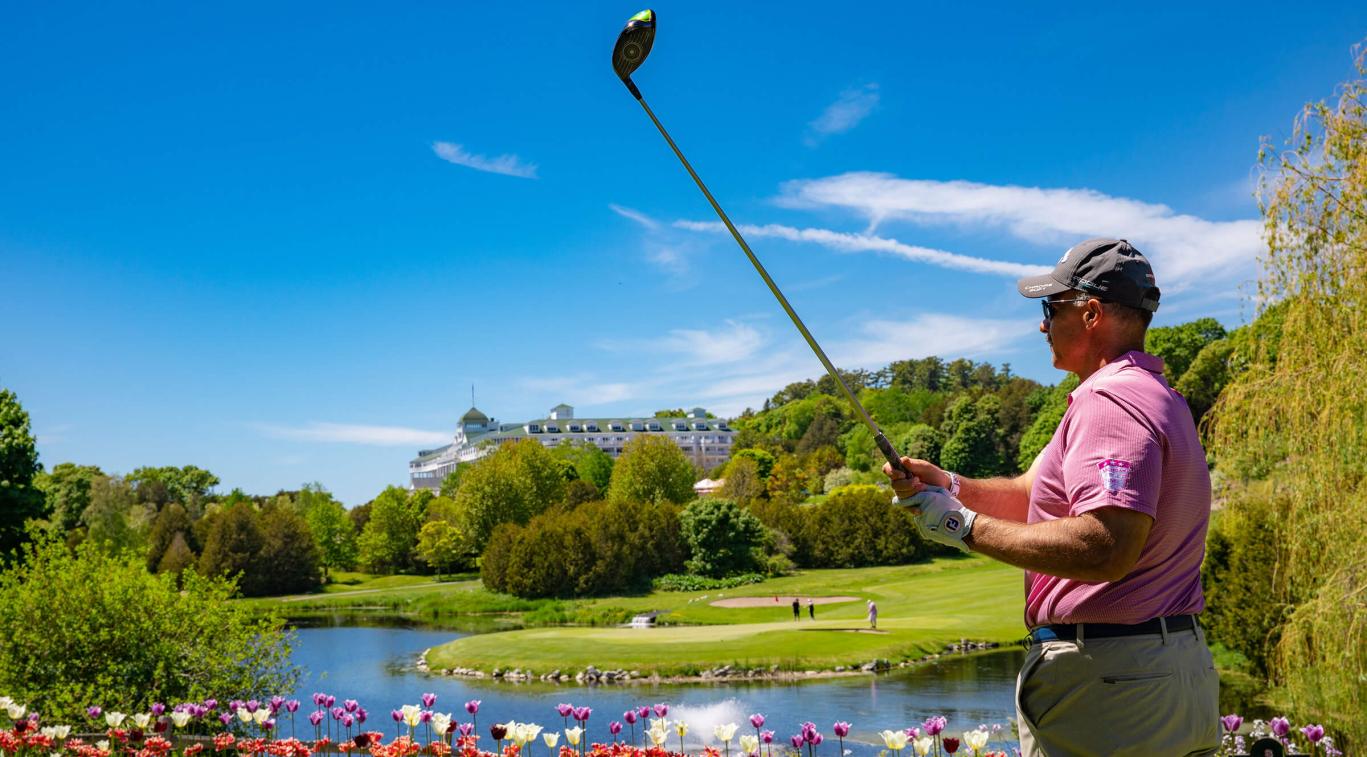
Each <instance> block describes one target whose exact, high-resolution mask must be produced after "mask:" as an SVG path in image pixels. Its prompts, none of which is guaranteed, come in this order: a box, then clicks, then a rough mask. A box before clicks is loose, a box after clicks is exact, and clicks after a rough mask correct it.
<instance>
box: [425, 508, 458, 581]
mask: <svg viewBox="0 0 1367 757" xmlns="http://www.w3.org/2000/svg"><path fill="white" fill-rule="evenodd" d="M418 559H420V560H422V561H423V562H424V563H426V564H427V565H428V566H429V567H431V568H432V570H434V571H436V573H437V578H438V580H440V578H441V576H442V574H444V573H450V572H451V571H452V570H454V569H455V568H456V567H457V566H459V565H462V564H463V563H464V562H465V540H464V538H463V537H462V536H461V533H460V530H459V529H457V528H456V526H455V525H453V524H452V523H450V522H448V521H445V520H429V521H427V522H426V523H424V524H422V529H421V530H419V531H418Z"/></svg>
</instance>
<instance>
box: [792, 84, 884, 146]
mask: <svg viewBox="0 0 1367 757" xmlns="http://www.w3.org/2000/svg"><path fill="white" fill-rule="evenodd" d="M876 107H878V85H877V84H865V85H864V86H862V87H851V88H850V89H847V90H845V91H844V92H841V93H840V97H838V98H836V101H835V102H833V103H831V104H830V105H827V106H826V109H825V110H824V111H822V112H821V115H819V116H817V117H816V120H814V121H812V122H811V123H809V124H807V126H808V128H810V129H811V131H812V135H813V136H809V137H808V139H807V143H808V144H809V145H814V144H816V142H817V141H819V140H820V138H821V137H823V136H826V135H829V134H842V133H844V132H847V131H849V130H850V129H853V128H854V127H856V126H858V125H859V122H860V121H863V120H864V119H865V118H867V117H868V115H869V114H870V113H872V112H873V109H874V108H876Z"/></svg>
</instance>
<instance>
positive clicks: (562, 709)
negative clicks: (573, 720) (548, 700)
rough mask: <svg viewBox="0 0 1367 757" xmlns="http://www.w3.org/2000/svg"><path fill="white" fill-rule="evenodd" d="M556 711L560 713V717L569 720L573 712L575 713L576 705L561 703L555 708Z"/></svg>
mask: <svg viewBox="0 0 1367 757" xmlns="http://www.w3.org/2000/svg"><path fill="white" fill-rule="evenodd" d="M555 711H556V712H558V713H560V717H562V718H567V717H569V716H570V713H571V712H574V705H572V704H565V703H564V702H561V703H560V704H557V705H556V706H555Z"/></svg>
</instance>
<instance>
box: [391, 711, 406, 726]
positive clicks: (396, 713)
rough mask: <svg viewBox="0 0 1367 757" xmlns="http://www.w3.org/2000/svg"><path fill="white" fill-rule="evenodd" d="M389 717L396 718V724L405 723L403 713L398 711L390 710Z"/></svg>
mask: <svg viewBox="0 0 1367 757" xmlns="http://www.w3.org/2000/svg"><path fill="white" fill-rule="evenodd" d="M389 717H391V718H394V722H395V723H402V722H403V713H402V712H400V711H398V710H390V711H389Z"/></svg>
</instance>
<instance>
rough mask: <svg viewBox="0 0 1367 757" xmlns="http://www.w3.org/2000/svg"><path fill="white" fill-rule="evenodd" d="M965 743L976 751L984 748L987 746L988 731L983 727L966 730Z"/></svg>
mask: <svg viewBox="0 0 1367 757" xmlns="http://www.w3.org/2000/svg"><path fill="white" fill-rule="evenodd" d="M964 743H965V744H967V745H968V748H969V749H972V750H973V751H975V752H977V751H980V750H982V748H983V747H985V746H987V731H984V730H982V729H981V728H975V729H973V730H971V731H964Z"/></svg>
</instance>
